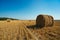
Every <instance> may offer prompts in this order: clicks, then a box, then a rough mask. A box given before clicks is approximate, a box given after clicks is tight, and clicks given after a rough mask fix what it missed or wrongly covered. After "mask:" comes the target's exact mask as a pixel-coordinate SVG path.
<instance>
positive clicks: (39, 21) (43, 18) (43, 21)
mask: <svg viewBox="0 0 60 40" xmlns="http://www.w3.org/2000/svg"><path fill="white" fill-rule="evenodd" d="M53 23H54V19H53V17H52V16H50V15H38V16H37V18H36V25H37V26H41V27H44V26H53Z"/></svg>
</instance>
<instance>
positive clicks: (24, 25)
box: [0, 20, 60, 40]
mask: <svg viewBox="0 0 60 40" xmlns="http://www.w3.org/2000/svg"><path fill="white" fill-rule="evenodd" d="M0 40H60V21H58V20H57V21H56V20H55V21H54V26H52V27H43V28H37V27H36V21H35V20H11V21H10V22H8V21H0Z"/></svg>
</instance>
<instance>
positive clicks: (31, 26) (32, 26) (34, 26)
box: [27, 25, 43, 29]
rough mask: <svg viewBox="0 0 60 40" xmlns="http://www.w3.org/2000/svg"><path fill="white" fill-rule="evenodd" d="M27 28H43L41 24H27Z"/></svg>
mask: <svg viewBox="0 0 60 40" xmlns="http://www.w3.org/2000/svg"><path fill="white" fill-rule="evenodd" d="M27 28H31V29H41V28H43V26H37V25H30V26H27Z"/></svg>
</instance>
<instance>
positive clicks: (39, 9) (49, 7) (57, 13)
mask: <svg viewBox="0 0 60 40" xmlns="http://www.w3.org/2000/svg"><path fill="white" fill-rule="evenodd" d="M39 14H47V15H52V16H53V17H54V19H60V0H0V17H11V18H17V19H21V20H30V19H31V20H34V19H36V17H37V15H39Z"/></svg>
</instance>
